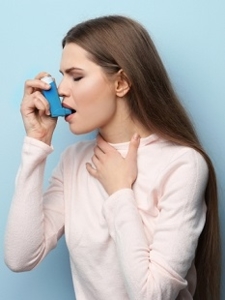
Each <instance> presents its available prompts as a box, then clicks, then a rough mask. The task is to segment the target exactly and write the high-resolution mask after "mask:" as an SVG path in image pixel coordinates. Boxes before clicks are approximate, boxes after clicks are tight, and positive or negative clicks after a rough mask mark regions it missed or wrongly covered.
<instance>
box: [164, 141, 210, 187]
mask: <svg viewBox="0 0 225 300" xmlns="http://www.w3.org/2000/svg"><path fill="white" fill-rule="evenodd" d="M165 144H166V146H165V149H164V151H165V152H168V156H167V160H166V161H165V163H164V166H163V170H162V173H161V175H162V177H163V178H164V180H165V181H167V182H168V181H170V180H169V178H170V179H171V180H172V181H173V182H174V183H176V184H177V183H178V182H182V183H183V184H186V185H188V184H190V185H192V187H194V186H195V185H196V184H203V185H204V186H205V184H206V182H207V180H208V165H207V162H206V160H205V158H204V156H203V154H201V153H200V152H198V151H197V150H195V149H194V148H191V147H187V146H181V145H177V144H173V143H171V142H165Z"/></svg>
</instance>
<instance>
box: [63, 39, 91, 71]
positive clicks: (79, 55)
mask: <svg viewBox="0 0 225 300" xmlns="http://www.w3.org/2000/svg"><path fill="white" fill-rule="evenodd" d="M89 57H90V54H89V53H88V52H87V51H86V50H84V49H83V48H82V47H80V46H78V45H77V44H75V43H69V44H66V45H65V47H64V48H63V51H62V57H61V68H62V69H66V68H70V67H72V66H73V67H74V66H75V65H76V66H77V67H78V66H79V65H83V67H84V66H85V65H90V64H93V62H92V61H91V60H90V58H89Z"/></svg>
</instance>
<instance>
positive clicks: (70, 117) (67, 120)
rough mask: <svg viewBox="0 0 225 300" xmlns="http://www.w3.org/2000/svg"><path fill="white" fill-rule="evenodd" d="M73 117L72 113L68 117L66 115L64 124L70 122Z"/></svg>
mask: <svg viewBox="0 0 225 300" xmlns="http://www.w3.org/2000/svg"><path fill="white" fill-rule="evenodd" d="M73 115H74V113H72V114H70V115H67V116H65V118H64V119H65V121H66V122H70V120H71V119H72V118H73Z"/></svg>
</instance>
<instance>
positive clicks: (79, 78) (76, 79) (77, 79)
mask: <svg viewBox="0 0 225 300" xmlns="http://www.w3.org/2000/svg"><path fill="white" fill-rule="evenodd" d="M82 78H83V77H82V76H79V77H75V78H73V80H74V81H79V80H81V79H82Z"/></svg>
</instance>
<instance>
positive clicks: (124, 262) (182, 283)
mask: <svg viewBox="0 0 225 300" xmlns="http://www.w3.org/2000/svg"><path fill="white" fill-rule="evenodd" d="M207 179H208V169H207V165H206V162H205V161H204V159H203V158H202V156H201V155H200V154H199V153H197V152H196V151H194V150H191V152H189V151H187V152H186V153H182V154H180V156H179V157H178V158H176V159H174V160H173V162H171V163H170V164H169V166H167V167H166V169H165V170H163V174H161V175H160V179H158V189H157V194H158V204H157V209H158V212H159V213H158V217H157V220H156V224H155V228H154V234H153V239H152V242H150V243H149V242H148V239H147V237H146V234H145V228H144V226H145V225H144V223H143V222H142V219H141V214H140V211H139V208H138V206H137V204H136V200H135V194H134V192H133V190H131V189H123V190H120V191H117V192H116V193H114V194H113V195H111V196H110V197H109V198H108V199H107V200H106V202H105V205H104V211H103V212H104V215H105V218H106V220H107V223H108V227H109V231H110V235H111V236H112V238H113V239H114V241H115V244H116V248H117V254H118V258H119V262H120V265H121V271H122V273H123V277H124V282H125V286H126V289H127V293H128V295H129V299H131V300H137V299H154V300H164V299H171V300H172V299H176V298H177V296H178V294H179V292H180V291H181V290H183V289H184V288H185V287H186V286H187V281H186V279H185V277H186V275H187V273H188V270H189V269H190V267H191V265H192V263H193V260H194V257H195V251H196V247H197V243H198V238H199V236H200V234H201V232H202V229H203V227H204V224H205V215H206V206H205V201H204V192H205V188H206V184H207ZM189 297H190V299H192V297H191V295H190V296H189ZM185 299H186V298H185ZM188 299H189V298H188Z"/></svg>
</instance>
